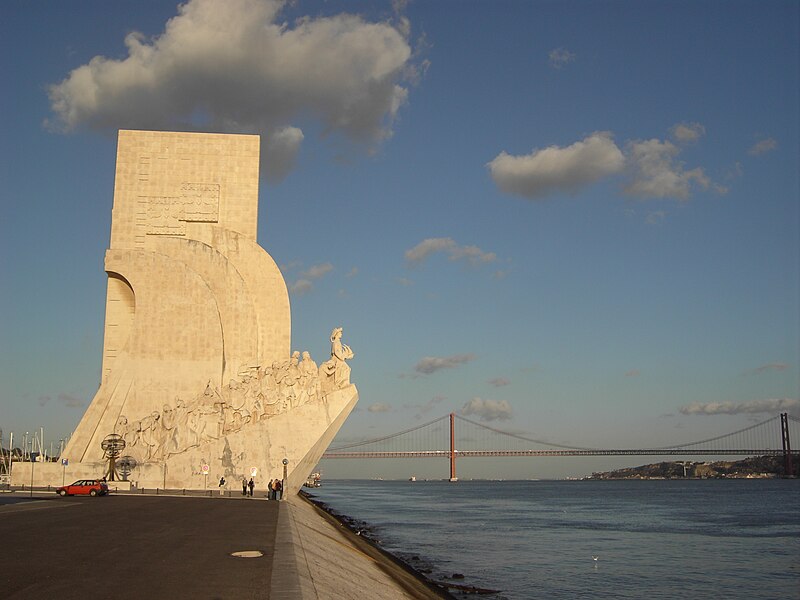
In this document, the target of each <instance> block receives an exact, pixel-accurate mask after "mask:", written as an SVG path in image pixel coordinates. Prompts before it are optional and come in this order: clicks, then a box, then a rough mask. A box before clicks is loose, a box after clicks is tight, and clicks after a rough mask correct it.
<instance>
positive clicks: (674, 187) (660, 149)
mask: <svg viewBox="0 0 800 600" xmlns="http://www.w3.org/2000/svg"><path fill="white" fill-rule="evenodd" d="M705 132H706V130H705V127H704V126H703V125H702V124H700V123H678V124H676V125H674V126H673V127H672V128H671V129H670V134H671V136H672V138H673V139H674V140H675V141H676V142H677V144H674V143H672V142H671V141H669V140H660V139H658V138H652V139H648V140H629V141H627V142H626V143H625V144H624V145H623V147H622V148H624V151H623V149H622V148H620V146H618V145H617V144H616V142H614V139H613V134H612V133H611V132H609V131H599V132H595V133H593V134H591V135H589V136H587V137H585V138H584V139H582V140H580V141H578V142H575V143H573V144H570V145H569V146H564V147H560V146H549V147H547V148H540V149H536V148H535V149H534V150H533V151H531V153H530V154H526V155H518V156H514V155H511V154H508V153H507V152H505V151H503V152H501V153H500V154H498V155H497V156H496V157H495V158H494V159H493V160H491V161H490V162H489V163H487V165H486V166H487V167H488V169H489V173H490V175H491V177H492V180H493V181H494V183H495V185H497V187H498V188H499V189H500V190H501V191H503V192H505V193H507V194H512V195H516V196H522V197H523V198H527V199H529V200H542V199H544V198H546V197H548V196H551V195H554V194H557V193H568V194H576V193H577V192H578V191H579V190H581V189H582V188H585V187H587V186H589V185H591V184H594V183H597V182H600V181H602V180H605V179H607V178H609V177H611V176H614V175H618V174H624V175H625V182H624V184H623V186H622V191H623V193H624V194H626V195H628V196H635V197H637V198H639V199H643V200H646V199H653V198H672V199H676V200H681V201H682V200H687V199H688V198H689V197H690V196H691V194H692V192H693V191H694V190H695V189H697V188H698V187H699V188H701V189H704V190H712V191H714V192H716V193H720V194H725V193H727V191H728V190H727V188H725V187H724V186H722V185H719V184H717V183H715V182H714V181H712V180H711V178H710V177H709V176H708V175H707V174H706V172H705V170H704V169H703V168H702V167H695V168H692V169H686V168H685V166H684V163H683V162H682V161H680V160H679V155H680V153H681V151H682V149H683V148H682V146H684V145H686V144H691V143H695V142H697V141H698V140H699V139H700V138H702V137H703V136H704V135H705Z"/></svg>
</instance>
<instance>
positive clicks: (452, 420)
mask: <svg viewBox="0 0 800 600" xmlns="http://www.w3.org/2000/svg"><path fill="white" fill-rule="evenodd" d="M455 423H456V413H450V481H458V477H456V434H455V432H456V426H455Z"/></svg>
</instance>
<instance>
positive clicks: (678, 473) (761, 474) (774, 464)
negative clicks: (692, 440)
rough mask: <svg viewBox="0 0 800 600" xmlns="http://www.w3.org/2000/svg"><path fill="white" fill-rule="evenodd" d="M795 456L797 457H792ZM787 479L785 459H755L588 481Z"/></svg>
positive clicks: (798, 461) (681, 464) (620, 472)
mask: <svg viewBox="0 0 800 600" xmlns="http://www.w3.org/2000/svg"><path fill="white" fill-rule="evenodd" d="M792 454H793V455H794V453H792ZM792 467H793V469H794V475H795V476H798V471H799V470H800V456H796V457H795V458H794V460H793V464H792ZM772 477H783V457H782V456H754V457H751V458H745V459H744V460H737V461H727V460H722V461H717V462H691V461H677V462H661V463H655V464H651V465H643V466H641V467H630V468H627V469H617V470H616V471H607V472H603V473H592V476H591V477H588V478H587V479H684V478H700V479H709V478H711V479H725V478H727V479H751V478H763V479H768V478H772Z"/></svg>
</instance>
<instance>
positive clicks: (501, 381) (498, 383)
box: [489, 377, 511, 387]
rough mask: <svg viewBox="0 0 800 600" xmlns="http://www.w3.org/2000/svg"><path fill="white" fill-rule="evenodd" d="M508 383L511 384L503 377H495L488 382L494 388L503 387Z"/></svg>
mask: <svg viewBox="0 0 800 600" xmlns="http://www.w3.org/2000/svg"><path fill="white" fill-rule="evenodd" d="M509 383H511V382H510V381H509V380H508V379H506V378H505V377H495V378H494V379H490V380H489V384H490V385H493V386H494V387H503V386H505V385H508V384H509Z"/></svg>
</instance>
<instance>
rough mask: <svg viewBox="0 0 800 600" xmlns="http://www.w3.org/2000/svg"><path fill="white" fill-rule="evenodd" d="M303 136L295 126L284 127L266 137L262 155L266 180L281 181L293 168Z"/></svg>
mask: <svg viewBox="0 0 800 600" xmlns="http://www.w3.org/2000/svg"><path fill="white" fill-rule="evenodd" d="M304 137H305V136H304V135H303V132H302V131H301V130H299V129H298V128H297V127H284V128H282V129H278V130H276V131H275V132H273V133H272V134H271V135H270V136H269V137H267V139H266V141H265V142H264V150H263V157H262V158H263V161H262V162H263V164H264V177H265V178H266V179H267V181H271V182H279V181H282V180H283V179H284V178H285V177H286V176H287V175H288V174H289V173H290V172H291V171H292V170H293V169H294V166H295V163H296V161H297V154H298V153H299V152H300V144H301V143H302V141H303V138H304Z"/></svg>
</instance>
